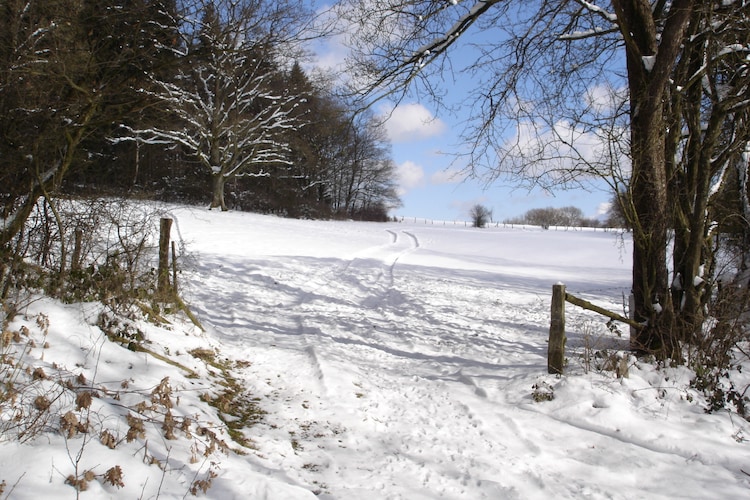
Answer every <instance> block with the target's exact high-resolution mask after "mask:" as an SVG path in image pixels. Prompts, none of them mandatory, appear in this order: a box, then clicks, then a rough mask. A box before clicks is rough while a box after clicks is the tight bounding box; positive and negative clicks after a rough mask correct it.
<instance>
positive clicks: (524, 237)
mask: <svg viewBox="0 0 750 500" xmlns="http://www.w3.org/2000/svg"><path fill="white" fill-rule="evenodd" d="M171 212H172V214H173V216H174V218H175V221H176V222H175V227H176V231H175V232H174V233H173V236H174V235H175V234H178V235H179V236H180V237H181V238H183V239H184V241H185V243H186V249H187V251H188V255H185V256H181V257H180V261H181V263H182V266H183V273H182V281H181V283H180V284H181V289H182V293H183V296H184V297H185V299H186V301H187V302H188V303H189V304H190V306H191V308H192V310H193V312H194V313H195V314H196V315H197V316H198V317H199V319H200V320H201V322H202V324H203V326H204V327H205V332H201V331H200V330H198V329H197V328H195V327H193V326H192V325H190V324H189V323H188V322H180V321H177V320H175V321H174V323H172V324H171V325H162V326H160V327H157V326H155V325H152V324H149V323H146V322H139V323H136V326H137V327H138V328H139V329H140V330H141V331H142V332H144V334H145V336H146V338H147V340H148V343H147V346H148V348H149V349H150V350H152V351H154V352H158V353H160V354H162V355H163V356H165V357H167V358H169V359H172V360H174V361H177V362H179V363H181V364H183V365H184V366H185V367H187V368H189V369H191V370H193V371H195V372H196V373H197V374H198V376H197V377H195V376H190V374H189V373H188V372H187V371H186V370H184V369H180V368H178V367H175V366H172V365H168V364H166V363H165V362H164V361H162V360H159V359H157V358H155V357H153V356H150V355H148V354H147V353H143V352H133V351H130V350H128V349H126V348H124V347H122V346H120V345H119V344H117V343H113V342H110V341H107V340H105V338H104V336H103V334H102V332H101V330H100V328H98V327H97V326H95V324H96V323H97V318H98V315H99V314H100V313H101V307H99V306H97V305H95V304H74V305H61V304H60V303H57V302H54V301H52V300H49V299H40V300H36V301H33V302H31V303H30V304H28V306H27V307H26V308H25V309H24V310H23V311H22V313H23V314H19V315H18V316H17V317H16V319H15V320H14V321H13V322H12V323H11V324H10V325H9V330H15V331H17V330H19V329H21V326H23V325H25V326H26V327H27V328H28V330H29V332H30V333H29V335H30V337H31V338H34V339H36V343H35V345H36V346H35V347H33V348H31V349H30V352H29V355H28V359H29V362H33V364H34V366H35V367H41V368H43V369H44V370H45V371H47V372H48V373H52V372H53V368H54V367H57V368H58V369H61V371H62V372H63V373H64V372H65V371H64V370H67V371H68V372H69V373H70V374H71V375H70V376H71V377H73V376H77V375H78V374H82V375H84V376H85V378H86V380H87V382H86V385H90V386H91V387H107V388H109V389H108V391H109V392H108V393H105V391H103V390H102V391H101V394H100V397H99V398H95V400H94V404H93V405H92V407H91V413H92V415H93V416H94V417H95V418H93V419H92V420H93V422H94V424H93V425H94V427H95V428H101V427H104V428H107V429H111V431H112V432H113V433H115V434H117V435H118V436H120V437H121V438H122V436H123V435H124V434H125V432H127V430H128V429H127V427H128V426H127V424H125V423H124V421H123V420H122V418H119V419H118V418H116V416H117V415H122V414H123V412H124V411H123V408H126V407H132V405H134V404H136V402H137V401H138V400H139V397H140V396H139V394H140V393H139V392H138V391H142V392H143V391H145V394H150V393H151V391H153V389H154V388H155V387H158V386H159V384H160V381H163V380H164V378H165V377H169V378H168V381H169V385H170V387H171V388H172V390H173V391H174V393H175V394H177V395H179V399H180V401H179V402H175V405H174V407H173V408H172V410H171V411H172V413H174V415H175V417H176V418H178V417H180V416H186V415H191V416H192V418H194V419H195V421H199V422H202V425H206V426H208V427H210V428H212V429H214V430H215V432H216V433H218V434H220V436H221V439H224V440H225V441H226V442H227V443H228V444H229V445H230V448H232V449H239V448H241V447H240V446H239V445H237V444H234V443H232V442H231V440H230V439H229V437H228V436H227V435H226V433H223V432H222V430H221V424H220V423H218V420H217V413H216V410H215V409H214V408H212V407H209V406H207V405H206V404H205V403H203V402H202V401H201V398H200V397H201V395H202V394H204V393H206V392H211V391H215V390H216V389H215V387H213V386H212V385H211V383H212V382H211V381H212V380H213V378H214V377H213V376H212V375H211V374H210V373H211V372H215V371H216V370H215V369H213V368H212V367H211V366H209V365H206V364H204V363H202V362H201V361H200V360H199V359H197V358H195V357H193V356H190V355H189V354H188V352H189V351H191V350H194V349H203V350H209V351H211V350H216V351H218V357H220V358H221V359H224V358H227V359H228V360H231V361H234V363H233V364H232V367H233V368H232V375H233V376H234V377H235V379H236V380H237V381H238V382H239V385H240V386H241V387H242V388H244V389H245V390H246V391H247V393H248V395H249V396H250V397H252V398H256V399H257V401H258V404H259V405H260V406H261V407H262V408H263V410H264V411H265V412H266V414H265V416H264V417H263V418H262V420H261V421H260V422H259V423H257V424H255V425H254V426H252V427H249V428H247V429H245V431H244V435H245V437H246V438H248V439H250V440H251V441H252V448H250V449H245V450H244V454H237V453H234V452H232V451H229V452H217V453H214V454H211V455H209V456H208V457H203V456H202V455H201V454H200V453H198V455H199V456H197V459H196V457H195V455H196V454H195V453H194V452H193V451H192V450H191V449H190V448H191V446H195V447H197V448H199V452H200V450H202V449H203V448H202V446H204V445H199V444H196V442H197V441H196V439H197V438H196V437H195V436H193V437H192V438H188V437H186V436H184V435H182V434H181V432H180V431H176V434H178V437H177V439H173V440H166V439H164V438H163V433H162V432H161V423H159V422H158V420H159V419H158V418H157V419H155V420H154V421H153V422H149V423H148V424H147V425H146V429H145V438H144V439H137V440H134V441H132V442H130V443H127V442H125V440H124V439H121V442H120V443H119V444H118V446H117V448H116V449H114V450H111V449H109V448H107V447H106V446H104V445H102V444H100V443H99V438H98V434H96V435H94V433H90V434H88V435H82V434H79V435H77V436H75V437H71V438H69V439H65V438H64V437H63V436H60V435H59V434H55V433H44V434H40V435H39V436H38V437H37V438H36V439H33V440H29V441H26V442H24V443H19V442H17V441H13V440H4V441H3V442H2V443H0V467H2V469H1V470H2V471H3V473H2V478H0V479H4V480H5V482H6V488H5V491H6V493H7V492H8V491H10V490H11V488H13V491H12V494H11V495H10V497H11V498H19V499H32V498H33V499H36V498H74V497H75V495H76V492H75V491H74V490H73V488H72V487H71V486H69V485H66V484H64V481H65V478H66V477H67V476H68V475H69V474H73V473H74V472H75V470H76V468H75V464H76V461H77V457H78V456H79V455H80V456H81V457H82V458H81V459H80V461H79V464H78V465H79V466H78V471H79V474H80V473H82V472H83V471H84V470H87V469H92V470H93V471H94V472H95V473H96V474H103V473H104V472H105V471H106V470H108V469H109V468H110V467H113V466H114V465H119V466H120V467H121V469H122V471H123V483H124V485H123V486H122V487H119V488H118V487H115V486H113V485H110V484H107V483H106V482H105V481H102V480H101V478H100V477H97V479H95V480H93V481H92V482H91V483H90V484H89V489H88V490H87V491H83V492H81V493H80V497H81V498H97V499H99V498H170V499H171V498H183V497H185V496H187V497H190V494H189V489H190V486H191V484H194V481H195V480H196V479H203V478H208V477H209V475H208V474H209V471H211V472H210V473H211V474H214V475H215V477H213V478H212V479H211V481H210V487H208V488H207V490H206V493H205V494H203V493H199V496H205V497H207V498H217V499H219V498H221V499H231V498H238V499H239V498H267V499H273V500H276V499H305V498H316V496H317V498H323V499H329V500H330V499H351V498H383V499H394V500H395V499H437V498H447V499H472V500H474V499H481V498H490V499H498V498H523V499H527V498H595V499H599V498H613V499H630V498H633V499H635V498H650V499H659V498H663V499H667V498H696V499H697V498H743V497H746V496H747V495H748V492H749V491H750V489H749V488H750V476H748V474H747V473H748V472H750V460H749V459H748V457H750V453H749V452H750V449H749V445H748V442H747V441H746V438H747V436H748V433H750V428H749V425H748V422H746V421H744V420H742V419H741V418H739V417H737V416H736V415H730V414H728V413H725V412H716V413H713V414H707V413H705V412H704V410H703V408H704V403H705V401H703V400H702V398H701V396H700V394H698V393H696V392H695V391H693V390H692V389H689V388H688V384H689V380H690V376H691V374H690V372H689V371H688V370H687V369H685V368H679V367H678V368H660V369H657V368H656V367H655V366H653V365H650V364H646V363H642V362H640V361H637V360H636V359H635V358H634V357H627V354H626V353H625V356H626V358H625V359H626V360H627V362H628V365H629V366H628V371H629V376H628V377H627V378H617V377H616V376H615V374H614V372H611V371H604V370H601V369H599V367H598V366H595V365H597V364H598V363H599V361H597V359H599V358H596V357H594V356H593V353H594V352H600V353H603V352H604V350H605V349H607V352H615V351H617V350H618V349H623V348H625V347H627V344H628V339H627V334H626V335H624V336H623V337H619V336H618V335H617V334H616V333H613V332H610V331H609V329H608V328H607V326H606V318H602V317H599V316H597V315H595V314H593V313H589V312H586V311H582V310H580V309H578V308H575V307H573V306H570V305H568V307H567V310H566V330H567V336H568V345H567V349H568V352H567V357H568V366H567V368H566V370H567V373H566V375H564V376H562V377H555V376H553V375H548V374H547V373H546V359H547V348H546V341H547V336H548V332H549V307H550V296H551V288H552V285H553V284H555V283H558V282H562V283H565V284H566V287H567V290H568V292H570V293H572V294H574V295H577V296H581V297H585V298H586V300H590V301H592V302H595V303H597V304H598V305H602V306H604V307H608V308H610V309H612V310H614V311H618V310H620V311H621V310H622V301H623V297H624V296H627V293H628V291H629V289H630V275H631V273H630V268H629V263H630V252H631V242H630V240H629V238H628V237H627V236H621V235H618V234H617V233H614V232H604V231H602V230H598V231H565V230H562V229H560V230H554V229H552V230H548V231H544V230H536V229H528V228H527V229H511V228H503V227H491V228H485V229H474V228H468V227H464V226H463V225H451V224H450V223H446V224H445V225H441V224H434V225H433V224H424V223H418V224H417V223H408V222H401V223H395V222H394V223H385V224H376V223H360V222H351V221H336V222H330V221H301V220H289V219H281V218H277V217H270V216H261V215H255V214H247V213H234V212H227V213H222V212H218V211H204V210H200V209H189V208H185V207H172V209H171ZM40 314H43V315H45V316H46V317H48V319H49V327H48V329H47V331H46V332H45V328H44V326H43V325H44V323H43V322H42V326H39V324H37V319H38V318H39V317H40ZM44 342H47V343H48V347H47V348H43V347H42V345H43V344H44ZM14 345H16V344H14ZM586 352H588V353H589V354H592V356H591V357H584V356H583V354H584V353H586ZM53 363H54V365H53ZM123 381H127V384H125V385H123ZM44 383H47V384H48V385H49V387H48V388H47V389H46V390H48V391H50V390H53V389H51V388H50V387H53V386H54V384H51V383H50V381H44ZM126 387H127V388H126ZM115 391H119V399H115V398H114V397H113V396H112V394H113V393H114V392H115ZM535 393H536V394H535ZM539 395H541V396H543V397H540V396H539ZM548 398H552V399H551V400H544V399H548ZM65 399H66V398H65V397H61V398H60V400H58V401H57V402H56V404H59V405H61V406H64V405H65V404H68V405H70V404H71V403H70V401H67V403H66V401H64V400H65ZM68 399H69V398H68ZM141 399H142V397H141ZM535 399H538V400H539V401H535ZM125 413H127V412H125ZM131 413H132V412H131ZM212 422H213V423H212ZM3 423H6V424H7V419H4V420H3ZM52 424H54V422H51V423H50V425H52ZM202 443H205V441H202ZM79 452H80V453H79ZM151 458H153V459H154V460H157V461H158V462H159V463H160V464H162V468H163V470H162V468H159V466H158V465H149V464H148V463H145V462H149V460H151ZM191 458H192V459H191ZM165 464H166V465H165Z"/></svg>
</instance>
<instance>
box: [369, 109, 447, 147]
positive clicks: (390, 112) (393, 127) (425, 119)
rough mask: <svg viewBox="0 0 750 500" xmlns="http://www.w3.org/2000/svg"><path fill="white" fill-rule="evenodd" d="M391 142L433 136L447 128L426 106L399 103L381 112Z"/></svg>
mask: <svg viewBox="0 0 750 500" xmlns="http://www.w3.org/2000/svg"><path fill="white" fill-rule="evenodd" d="M382 118H383V120H385V129H386V131H387V132H388V137H389V138H390V140H391V142H394V143H398V142H413V141H419V140H422V139H427V138H430V137H435V136H438V135H440V134H442V133H443V132H445V131H446V129H447V128H448V127H447V126H446V124H445V122H443V121H442V120H440V119H438V118H436V117H435V116H434V115H433V114H432V113H431V112H430V111H429V110H428V109H427V108H425V107H424V106H422V105H421V104H418V103H411V104H400V105H398V106H396V108H390V109H386V110H385V111H384V112H383V113H382Z"/></svg>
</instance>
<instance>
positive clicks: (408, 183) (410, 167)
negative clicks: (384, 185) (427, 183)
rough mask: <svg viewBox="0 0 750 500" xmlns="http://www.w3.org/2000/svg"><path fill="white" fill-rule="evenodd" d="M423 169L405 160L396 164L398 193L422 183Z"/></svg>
mask: <svg viewBox="0 0 750 500" xmlns="http://www.w3.org/2000/svg"><path fill="white" fill-rule="evenodd" d="M424 177H425V176H424V169H423V168H422V167H421V166H420V165H417V164H416V163H414V162H413V161H410V160H407V161H405V162H403V163H401V164H400V165H399V166H398V179H399V187H400V189H399V191H400V192H399V194H404V193H406V191H408V190H410V189H413V188H415V187H418V186H421V185H423V184H424Z"/></svg>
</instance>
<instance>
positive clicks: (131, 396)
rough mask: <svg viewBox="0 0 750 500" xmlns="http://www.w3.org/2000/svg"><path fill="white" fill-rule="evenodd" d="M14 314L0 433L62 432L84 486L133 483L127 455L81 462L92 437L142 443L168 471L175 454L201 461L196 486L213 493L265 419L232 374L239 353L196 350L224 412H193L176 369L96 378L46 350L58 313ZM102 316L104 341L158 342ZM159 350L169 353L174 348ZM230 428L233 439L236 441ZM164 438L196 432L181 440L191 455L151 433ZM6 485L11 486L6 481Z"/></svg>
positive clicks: (7, 340)
mask: <svg viewBox="0 0 750 500" xmlns="http://www.w3.org/2000/svg"><path fill="white" fill-rule="evenodd" d="M12 324H13V325H14V327H11V323H10V321H9V320H8V318H7V316H6V320H5V321H4V322H3V325H2V326H3V328H2V335H1V336H0V342H1V344H0V345H1V347H2V349H1V351H0V381H1V382H2V384H1V385H0V416H1V418H0V441H18V442H21V443H31V442H34V441H36V440H39V439H40V438H43V437H44V436H50V435H58V436H61V437H62V438H63V439H64V441H65V443H66V447H67V448H68V449H69V453H68V454H69V456H70V457H71V459H70V464H69V467H70V470H69V472H64V471H63V469H60V471H59V472H60V473H61V474H62V475H63V476H64V483H65V484H67V485H69V486H71V487H72V488H73V489H74V490H75V492H76V496H78V494H79V493H80V492H83V491H86V490H88V489H89V488H90V485H91V483H92V482H95V481H96V482H99V483H100V484H101V485H107V486H108V487H112V488H121V487H123V486H124V485H125V477H126V473H127V471H126V470H124V469H125V467H124V466H123V465H121V464H118V463H116V462H113V463H111V464H109V465H104V464H102V465H98V466H97V467H95V468H85V467H83V466H82V464H83V463H84V457H85V455H86V450H87V449H90V448H91V447H92V446H104V447H106V448H108V449H110V450H119V449H121V448H123V447H127V448H128V449H129V450H131V452H132V449H133V448H134V447H135V448H136V449H137V450H138V451H137V453H138V454H139V455H140V456H141V457H142V460H143V462H144V463H146V464H148V465H149V466H154V467H157V468H158V469H159V470H160V474H172V473H175V470H177V467H175V465H174V463H178V462H179V461H180V460H185V461H186V462H187V463H190V464H196V465H197V466H198V469H197V470H196V472H195V475H194V476H193V477H192V482H191V484H190V486H189V488H188V492H189V493H190V494H192V495H199V494H205V493H206V492H207V491H208V490H209V489H210V487H211V484H212V481H213V480H214V479H215V478H216V477H217V473H216V471H217V469H218V466H219V465H218V464H219V463H220V462H221V456H222V455H226V454H228V453H231V452H235V453H246V452H245V451H244V449H246V448H252V447H253V443H252V441H251V440H250V439H249V438H248V437H246V436H245V434H244V432H243V430H244V429H245V428H246V427H248V426H251V425H252V424H254V423H256V422H258V421H259V420H260V419H261V418H262V417H263V414H264V413H263V411H262V410H261V409H260V408H259V406H258V401H257V399H254V398H252V397H251V396H250V395H249V394H247V392H246V391H244V390H243V388H242V387H241V385H240V384H239V383H238V381H237V379H236V378H235V377H233V376H232V373H231V372H232V370H233V369H234V368H241V367H242V366H244V365H243V364H242V363H241V362H240V363H236V362H231V361H229V360H227V359H221V358H220V357H219V355H218V353H217V352H216V351H213V350H208V349H196V350H194V351H192V352H191V354H192V356H194V357H195V358H198V359H200V360H202V361H204V362H205V363H206V367H207V368H208V373H209V375H208V377H206V379H205V380H204V382H208V387H207V388H204V389H203V390H204V393H203V394H202V396H201V399H202V400H204V401H205V402H207V403H208V404H210V405H211V406H213V407H214V408H215V409H216V410H217V414H218V417H219V421H206V420H205V418H204V419H203V420H201V419H199V418H198V417H197V416H196V415H195V414H193V413H194V411H195V409H194V408H193V410H192V412H191V411H190V410H189V409H188V408H184V407H181V405H180V394H181V392H182V391H184V390H185V389H184V388H182V387H176V386H175V385H174V382H173V381H172V380H170V378H169V377H164V378H163V379H162V380H161V381H160V382H159V383H158V384H156V385H155V386H153V387H136V386H135V383H134V381H133V380H132V379H130V378H126V379H123V380H121V381H119V382H116V383H114V382H110V383H101V382H97V381H95V380H88V379H87V378H86V376H85V375H84V373H83V370H80V369H78V368H76V369H72V370H71V369H68V368H66V367H65V366H63V365H61V364H58V362H56V361H55V360H52V359H45V357H47V356H45V354H46V353H45V351H46V350H47V349H48V348H49V347H50V345H49V340H48V333H49V328H50V321H49V318H47V316H45V315H44V314H39V315H37V316H36V317H33V318H22V319H21V320H19V321H14V322H13V323H12ZM19 324H20V326H18V325H19ZM99 326H100V328H101V329H102V331H103V332H104V333H106V338H107V340H102V341H103V342H110V341H111V340H115V341H117V342H119V343H121V344H123V348H128V349H130V350H137V351H141V352H146V353H150V352H152V351H150V350H149V349H147V348H146V347H143V345H144V344H145V343H146V342H147V341H146V339H144V334H143V332H142V331H140V330H139V329H138V328H137V327H136V326H135V324H134V323H133V322H132V321H130V320H128V319H126V318H115V317H113V316H112V313H111V311H110V312H103V313H102V314H101V315H100V318H99ZM103 339H104V337H103ZM123 339H124V340H125V341H123ZM160 359H166V360H168V358H167V357H166V356H160ZM168 361H169V360H168ZM171 364H173V365H175V366H178V367H181V368H183V369H184V370H186V371H187V372H188V373H187V376H188V378H190V376H196V374H195V372H194V371H193V370H190V369H189V368H187V367H185V366H183V365H181V364H179V363H177V362H174V361H172V362H171ZM224 435H228V436H229V438H230V439H229V441H230V442H232V441H233V442H234V443H235V445H234V446H232V445H230V444H228V443H227V440H225V438H223V437H222V436H224ZM157 438H158V439H159V440H161V441H163V442H165V443H168V442H171V441H175V440H187V441H189V442H190V444H189V445H188V446H185V447H183V448H184V449H189V450H190V452H189V455H190V456H188V457H170V456H169V455H167V456H166V457H165V456H163V453H161V454H160V453H154V452H153V451H151V447H150V446H149V443H150V442H151V441H153V440H154V439H157ZM113 460H116V459H113ZM175 460H177V461H178V462H174V461H175ZM173 462H174V463H173ZM0 485H1V486H0V487H2V488H6V487H7V485H6V484H5V483H0ZM0 494H2V493H0Z"/></svg>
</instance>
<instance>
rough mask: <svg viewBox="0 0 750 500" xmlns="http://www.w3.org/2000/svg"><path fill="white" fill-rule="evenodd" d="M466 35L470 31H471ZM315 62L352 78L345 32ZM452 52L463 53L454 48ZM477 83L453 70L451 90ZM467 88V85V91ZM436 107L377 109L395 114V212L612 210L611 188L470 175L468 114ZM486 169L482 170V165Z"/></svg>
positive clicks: (406, 104)
mask: <svg viewBox="0 0 750 500" xmlns="http://www.w3.org/2000/svg"><path fill="white" fill-rule="evenodd" d="M465 36H470V35H468V34H465ZM314 52H315V53H316V59H315V61H314V62H313V65H314V66H316V67H318V68H323V69H326V70H328V71H330V72H331V73H333V74H338V75H340V77H342V78H346V77H345V76H344V75H343V74H342V72H341V67H342V62H343V60H344V57H345V56H346V53H347V48H346V43H345V39H344V37H329V38H327V39H325V40H324V41H320V40H318V42H317V44H316V46H315V47H314ZM451 57H454V58H455V57H459V56H457V55H456V53H454V54H453V55H452V56H451ZM468 85H475V82H472V81H471V80H469V79H467V78H464V77H462V76H460V75H459V76H458V77H457V75H453V80H452V82H451V86H450V90H449V92H448V93H449V95H450V97H451V98H452V99H454V100H459V101H460V100H461V99H463V98H465V97H466V96H467V95H468V92H466V91H465V89H467V88H469V87H467V86H468ZM462 89H463V90H462ZM435 110H436V107H435V106H433V105H432V103H431V102H429V101H428V100H421V101H416V100H411V101H409V100H404V101H402V102H401V103H400V104H399V106H398V107H397V108H396V109H395V110H393V109H391V108H389V107H388V104H387V103H385V102H382V103H379V104H377V105H376V108H375V109H374V111H375V112H376V113H380V114H382V115H383V116H389V118H388V121H387V122H386V123H385V127H386V130H387V132H388V136H389V138H390V140H391V143H392V152H393V155H392V157H393V160H394V162H395V163H396V165H397V169H398V185H399V191H400V196H401V200H402V202H403V206H402V207H400V208H398V209H396V210H394V211H393V212H392V215H397V216H404V217H418V218H426V219H434V220H467V219H468V218H469V214H468V213H469V209H470V208H471V207H472V206H473V205H475V204H477V203H480V204H482V205H484V206H486V207H488V208H490V209H491V210H492V212H493V218H494V220H499V221H502V220H504V219H508V218H512V217H516V216H520V215H523V214H524V213H525V212H526V211H528V210H530V209H533V208H545V207H564V206H571V205H572V206H576V207H578V208H580V209H581V210H582V211H583V214H584V216H585V217H591V218H593V217H598V216H601V215H602V213H603V212H605V211H606V207H607V206H608V202H609V201H610V199H611V193H610V192H609V191H607V190H604V189H602V190H597V191H584V190H568V191H565V190H559V191H555V192H553V193H549V192H545V191H542V190H532V191H529V190H528V189H525V188H519V187H517V186H516V185H514V184H512V181H506V182H505V184H503V183H502V182H499V181H497V182H494V183H491V184H490V185H487V183H486V182H485V181H484V180H482V179H472V178H468V179H467V178H465V176H464V175H461V173H460V171H461V169H462V168H463V167H464V166H465V165H462V164H458V163H456V161H455V158H456V157H455V154H456V153H459V152H460V151H462V150H465V147H462V145H461V144H460V141H459V136H460V135H461V132H463V129H462V127H463V123H465V121H466V116H461V115H460V114H459V115H458V116H454V115H452V114H451V115H450V116H448V115H447V114H445V115H437V116H436V114H435ZM480 172H481V170H480Z"/></svg>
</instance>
